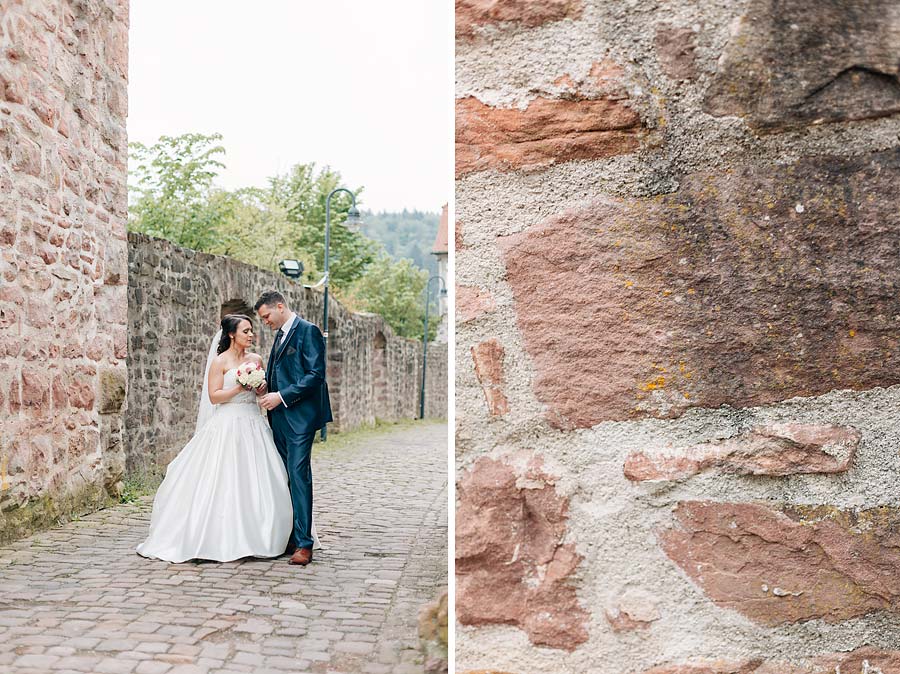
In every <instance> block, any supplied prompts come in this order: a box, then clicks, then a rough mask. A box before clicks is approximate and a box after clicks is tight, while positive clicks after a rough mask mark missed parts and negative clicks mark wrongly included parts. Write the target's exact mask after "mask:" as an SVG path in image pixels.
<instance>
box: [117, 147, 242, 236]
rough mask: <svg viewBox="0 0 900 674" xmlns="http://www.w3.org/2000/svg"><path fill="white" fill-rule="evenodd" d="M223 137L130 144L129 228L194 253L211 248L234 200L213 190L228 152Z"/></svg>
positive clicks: (229, 215)
mask: <svg viewBox="0 0 900 674" xmlns="http://www.w3.org/2000/svg"><path fill="white" fill-rule="evenodd" d="M221 140H222V136H221V135H220V134H212V135H210V136H205V135H203V134H199V133H188V134H184V135H182V136H177V137H171V136H162V137H160V139H159V141H158V142H156V143H155V144H154V145H152V146H150V147H147V146H145V145H143V144H141V143H131V144H130V145H129V148H130V150H131V158H132V161H133V164H134V167H133V169H132V171H131V176H132V178H133V183H132V186H131V191H130V194H129V196H130V197H132V199H131V204H130V206H129V221H128V226H129V229H131V230H132V231H136V232H143V233H145V234H149V235H151V236H158V237H161V238H164V239H169V240H170V241H173V242H175V243H177V244H178V245H180V246H185V247H187V248H193V249H194V250H203V251H208V250H211V248H212V247H213V246H215V245H216V244H217V242H218V238H219V229H220V227H221V225H222V224H223V223H224V222H226V221H227V220H228V219H229V218H231V216H232V207H233V205H234V203H233V200H232V199H231V198H230V196H229V195H228V193H227V192H223V191H222V190H218V189H216V188H214V187H213V180H214V179H215V178H216V177H217V176H218V174H219V173H218V172H219V169H222V168H224V167H225V165H224V164H223V163H222V162H221V161H219V160H218V159H217V157H218V156H220V155H224V154H225V148H224V147H222V146H221V145H219V144H218V143H219V141H221Z"/></svg>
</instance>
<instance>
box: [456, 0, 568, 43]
mask: <svg viewBox="0 0 900 674" xmlns="http://www.w3.org/2000/svg"><path fill="white" fill-rule="evenodd" d="M580 13H581V0H456V36H457V37H466V36H470V35H471V34H472V33H473V32H474V31H475V29H476V28H478V27H479V26H484V25H488V24H496V23H502V22H514V23H517V24H520V25H523V26H527V27H529V28H534V27H535V26H540V25H541V24H544V23H547V22H549V21H559V20H561V19H566V18H577V17H578V16H579V15H580Z"/></svg>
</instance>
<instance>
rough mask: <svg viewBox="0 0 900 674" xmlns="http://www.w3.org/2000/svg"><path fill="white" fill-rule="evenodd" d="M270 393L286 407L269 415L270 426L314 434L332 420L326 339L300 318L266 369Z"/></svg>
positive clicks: (277, 346) (274, 352) (279, 408)
mask: <svg viewBox="0 0 900 674" xmlns="http://www.w3.org/2000/svg"><path fill="white" fill-rule="evenodd" d="M266 385H267V386H268V388H269V391H272V392H275V391H278V393H280V394H281V398H282V400H284V405H279V406H278V407H276V408H275V409H274V410H270V411H269V423H270V424H275V423H279V424H287V428H286V429H284V430H286V431H288V432H290V433H292V434H293V433H309V432H314V431H317V430H319V429H320V428H322V427H323V426H325V424H326V423H328V422H329V421H331V420H332V417H331V399H330V398H329V397H328V384H327V383H326V382H325V339H324V337H322V332H321V331H320V330H319V328H318V327H317V326H315V325H314V324H312V323H310V322H309V321H304V320H303V319H302V318H300V317H299V316H297V318H296V319H295V320H294V322H293V324H292V325H291V329H290V330H289V331H288V334H287V337H286V338H285V340H284V341H283V342H282V343H281V344H278V343H276V344H274V345H273V346H272V352H271V353H270V354H269V365H268V367H267V368H266Z"/></svg>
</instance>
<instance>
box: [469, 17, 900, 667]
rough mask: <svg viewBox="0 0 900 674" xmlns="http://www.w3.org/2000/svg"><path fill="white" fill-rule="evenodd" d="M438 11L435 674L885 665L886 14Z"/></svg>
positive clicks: (891, 284)
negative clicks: (441, 424) (443, 43)
mask: <svg viewBox="0 0 900 674" xmlns="http://www.w3.org/2000/svg"><path fill="white" fill-rule="evenodd" d="M456 8H457V44H456V47H457V52H456V53H457V138H456V141H457V153H456V157H457V189H456V214H457V217H458V222H457V228H456V251H457V252H456V274H457V277H456V281H457V284H458V286H457V294H456V299H457V307H456V311H457V342H456V343H457V352H456V363H457V368H456V401H457V402H456V407H457V429H456V430H457V436H456V438H457V439H456V443H457V462H458V483H457V497H458V512H457V544H456V545H457V547H456V554H457V569H456V573H457V597H456V601H457V620H458V629H457V631H456V644H457V659H456V662H457V668H458V671H465V670H468V669H495V670H502V671H505V672H513V673H516V674H525V673H527V672H546V671H557V672H563V671H565V672H587V671H591V672H609V673H615V674H624V673H634V674H638V673H650V672H652V673H653V674H675V673H679V672H685V673H687V672H691V673H694V674H701V673H703V674H725V673H726V672H728V673H738V672H740V673H748V674H749V673H756V674H763V673H764V672H767V673H774V672H779V673H787V672H790V673H797V674H800V673H806V674H813V673H814V672H823V673H824V672H835V671H840V672H842V673H843V674H849V673H851V672H852V673H853V674H861V673H862V672H874V671H883V672H897V671H900V650H898V647H897V644H898V643H900V627H898V622H897V615H898V608H900V585H898V583H897V580H896V579H897V578H900V556H898V554H897V546H896V540H895V538H896V531H897V526H898V523H900V456H898V448H900V367H898V365H900V360H898V358H900V356H898V354H900V350H898V347H900V264H898V262H900V212H898V208H897V199H896V192H897V185H898V184H900V115H898V112H900V81H898V63H900V33H898V31H897V26H898V25H900V5H898V4H897V3H896V2H893V1H892V0H852V1H850V2H811V1H808V0H787V1H785V2H780V3H772V2H768V1H766V0H741V1H739V2H732V3H696V2H687V1H682V0H675V1H673V2H666V3H651V2H617V3H608V2H599V1H590V0H553V1H549V2H548V1H541V2H538V1H537V0H497V1H495V2H491V3H483V2H474V1H471V0H457V3H456Z"/></svg>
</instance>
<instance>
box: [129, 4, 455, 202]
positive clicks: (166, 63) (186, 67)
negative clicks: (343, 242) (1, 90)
mask: <svg viewBox="0 0 900 674" xmlns="http://www.w3.org/2000/svg"><path fill="white" fill-rule="evenodd" d="M452 11H453V3H451V2H449V0H387V1H386V2H372V1H371V0H356V1H353V0H315V1H312V0H255V1H254V2H247V1H246V0H177V1H176V0H131V49H130V57H129V58H130V62H129V86H128V91H129V111H128V136H129V140H132V141H140V142H143V143H146V144H150V143H153V142H154V141H156V139H157V138H158V137H159V136H161V135H178V134H181V133H186V132H189V131H196V132H201V133H213V132H220V133H222V134H223V135H224V137H225V138H224V145H225V148H226V150H227V154H226V157H225V164H226V165H227V167H228V168H227V169H226V170H225V171H224V172H223V173H222V176H221V179H220V180H219V184H221V185H222V186H223V187H225V188H228V189H233V188H236V187H243V186H250V185H258V186H262V185H264V184H265V180H266V178H267V177H269V176H271V175H274V174H276V173H281V172H284V171H286V170H287V169H288V168H289V167H290V166H292V165H293V164H297V163H306V162H316V164H317V165H319V166H324V165H329V166H331V167H332V168H334V169H336V170H338V171H340V172H341V174H342V176H343V177H344V181H345V186H346V187H350V188H353V189H355V188H357V187H359V186H364V187H365V191H364V193H363V196H362V201H363V203H362V207H363V208H370V209H373V210H375V211H379V210H401V209H403V208H404V207H405V208H409V209H413V208H417V209H419V210H428V211H437V210H440V207H441V205H443V204H444V203H445V202H446V201H447V200H448V199H449V196H450V189H451V187H450V186H451V184H452V167H451V156H452V154H451V153H452V150H451V143H452V133H453V117H452V115H453V99H452V86H453V85H452V41H451V30H452V29H451V17H452Z"/></svg>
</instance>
